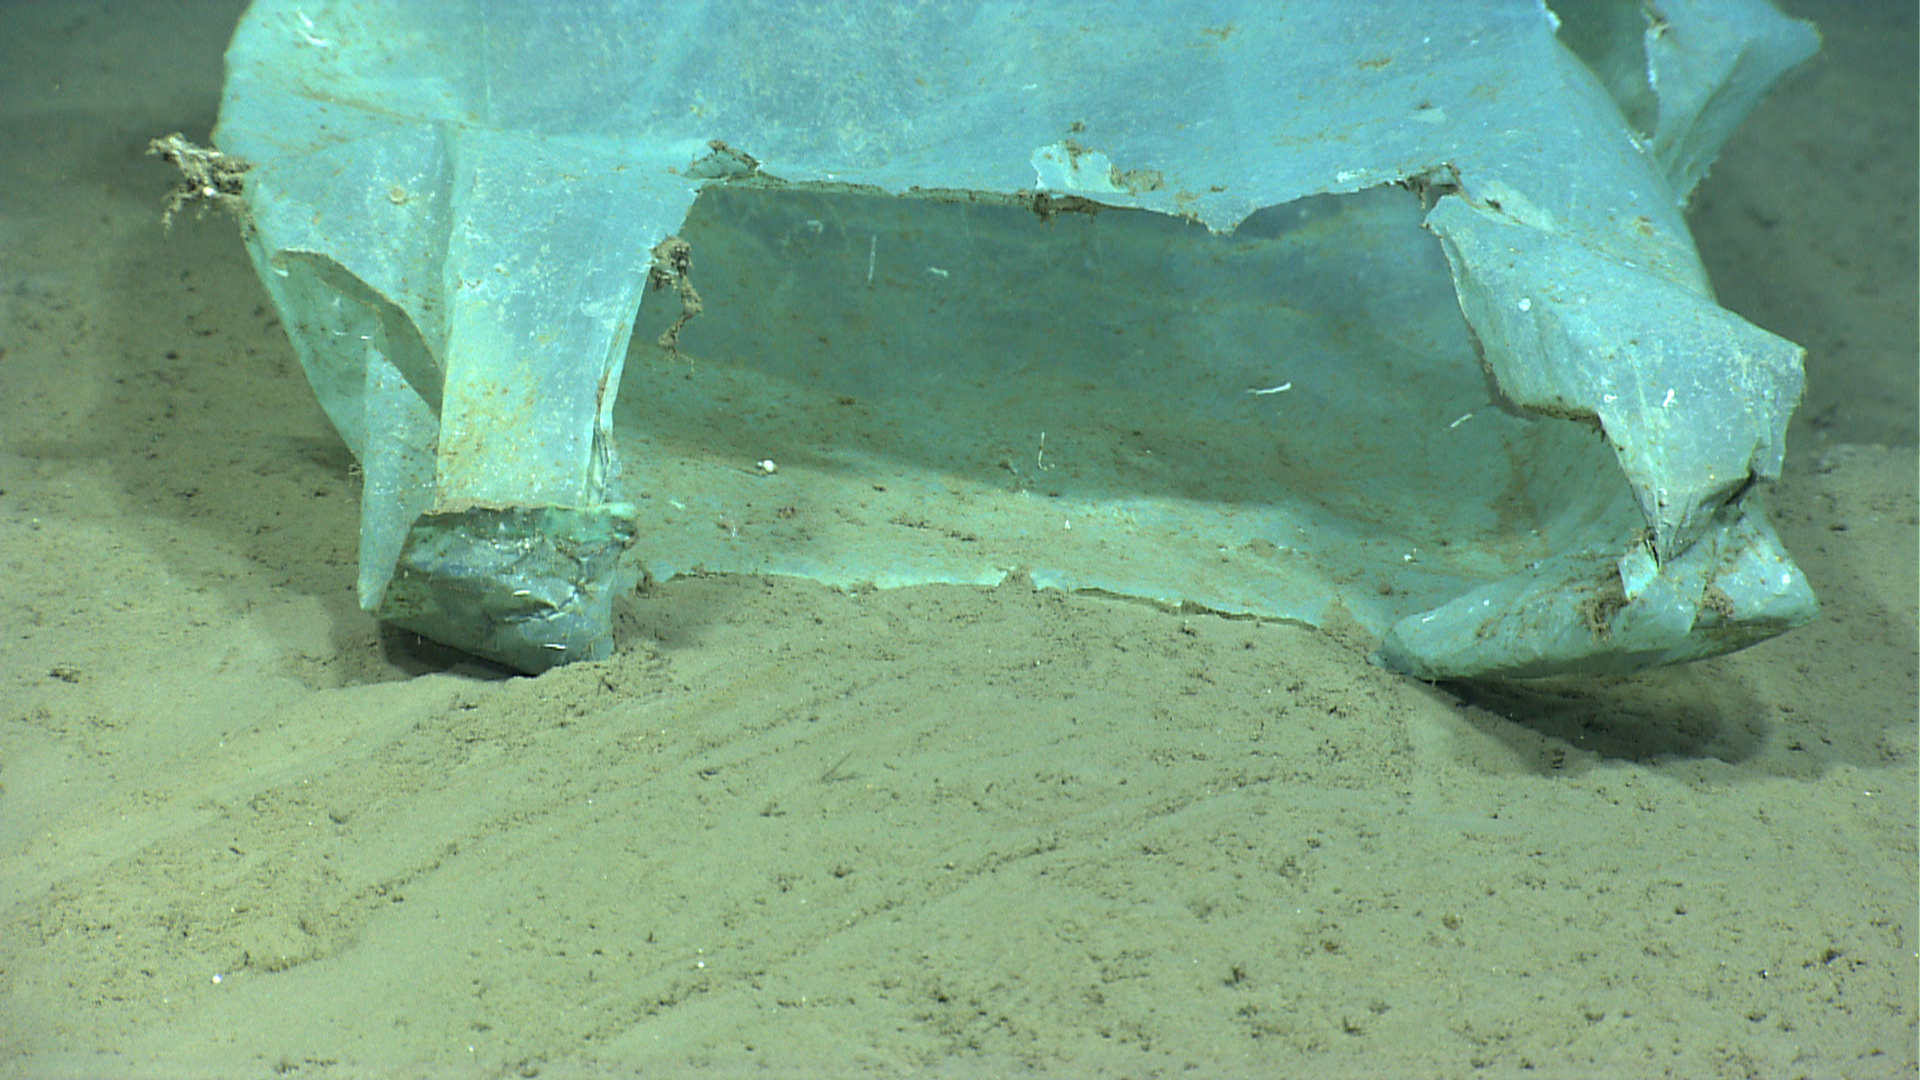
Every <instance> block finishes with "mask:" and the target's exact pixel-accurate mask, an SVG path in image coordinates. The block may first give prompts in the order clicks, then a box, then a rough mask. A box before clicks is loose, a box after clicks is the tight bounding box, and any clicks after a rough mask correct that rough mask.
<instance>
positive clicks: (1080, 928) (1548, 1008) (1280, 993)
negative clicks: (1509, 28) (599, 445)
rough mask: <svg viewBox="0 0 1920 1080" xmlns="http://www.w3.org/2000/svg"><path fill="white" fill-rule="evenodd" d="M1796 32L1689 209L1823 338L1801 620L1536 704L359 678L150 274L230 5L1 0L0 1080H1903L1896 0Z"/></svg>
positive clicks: (1134, 618)
mask: <svg viewBox="0 0 1920 1080" xmlns="http://www.w3.org/2000/svg"><path fill="white" fill-rule="evenodd" d="M1794 6H1795V7H1796V8H1798V9H1799V10H1800V13H1802V14H1808V15H1812V16H1816V17H1817V18H1818V19H1819V21H1820V22H1821V24H1822V29H1823V31H1824V32H1825V34H1826V37H1827V49H1826V51H1825V53H1823V55H1822V56H1821V57H1819V58H1817V59H1815V60H1814V61H1813V62H1812V63H1811V64H1810V65H1809V66H1808V67H1807V68H1806V69H1805V70H1804V71H1803V72H1801V73H1799V74H1798V75H1797V76H1796V77H1794V78H1793V79H1792V80H1790V81H1789V83H1788V84H1787V85H1785V86H1784V87H1783V88H1782V89H1781V90H1779V91H1778V92H1777V93H1776V95H1775V97H1774V98H1773V99H1772V100H1771V101H1769V102H1768V103H1767V104H1766V105H1765V106H1764V107H1763V108H1762V109H1761V110H1760V111H1759V112H1758V113H1757V114H1756V115H1755V117H1754V118H1753V120H1752V121H1751V122H1750V124H1749V126H1748V127H1747V128H1746V129H1745V130H1743V131H1742V133H1741V134H1740V135H1739V136H1738V138H1737V140H1736V141H1735V143H1734V144H1733V145H1731V146H1730V147H1729V148H1728V150H1727V152H1726V154H1725V155H1724V157H1723V159H1722V162H1721V164H1720V165H1719V167H1718V168H1717V169H1716V171H1715V173H1714V175H1713V176H1712V177H1711V178H1710V179H1709V181H1708V182H1707V183H1706V185H1705V186H1704V187H1703V189H1702V190H1701V192H1700V193H1699V194H1698V196H1697V197H1696V200H1695V212H1694V220H1695V224H1696V229H1697V232H1698V236H1699V240H1700V244H1701V248H1702V251H1703V254H1704V256H1705V258H1706V260H1707V262H1708V265H1709V267H1710V269H1711V270H1712V272H1713V274H1714V278H1715V282H1716V285H1717V287H1718V288H1719V289H1720V291H1721V296H1722V299H1723V301H1724V302H1726V303H1727V304H1728V305H1729V306H1731V307H1733V308H1734V309H1735V310H1738V311H1740V312H1741V313H1742V314H1743V315H1745V316H1746V317H1748V318H1749V319H1752V320H1753V321H1755V322H1757V323H1759V324H1760V325H1762V326H1765V327H1767V328H1769V329H1771V330H1774V331H1776V332H1779V333H1781V334H1782V335H1784V336H1786V337H1788V338H1791V339H1793V340H1795V341H1798V342H1801V343H1802V344H1804V345H1806V346H1807V347H1808V349H1809V358H1808V371H1809V387H1808V393H1807V398H1806V401H1805V404H1804V405H1803V407H1802V409H1801V412H1800V414H1799V416H1798V417H1797V419H1796V422H1795V427H1794V431H1793V444H1792V453H1791V456H1790V461H1789V469H1788V474H1787V476H1786V478H1785V480H1784V482H1783V483H1782V484H1781V485H1780V486H1779V488H1778V490H1777V491H1776V492H1774V493H1773V494H1772V497H1771V500H1770V506H1771V512H1772V514H1773V517H1774V520H1775V522H1776V524H1777V525H1778V526H1779V528H1780V531H1781V533H1782V535H1783V537H1784V539H1785V540H1786V543H1787V545H1788V547H1789V548H1790V549H1791V550H1792V551H1793V553H1794V554H1795V556H1796V558H1798V559H1799V560H1800V562H1801V564H1802V565H1803V567H1804V568H1805V570H1806V572H1807V575H1808V577H1809V578H1810V579H1811V580H1812V582H1813V585H1814V587H1815V589H1816V590H1817V591H1818V593H1819V594H1820V597H1821V599H1822V602H1823V605H1824V614H1823V617H1822V618H1821V620H1820V621H1819V622H1817V623H1815V624H1814V625H1812V626H1809V627H1806V628H1804V629H1802V630H1799V631H1796V632H1793V633H1791V634H1788V635H1786V636H1785V637H1783V638H1780V639H1777V640H1775V641H1771V642H1768V643H1766V644H1763V645H1761V646H1759V647H1756V648H1754V649H1751V650H1749V651H1747V652H1744V653H1741V654H1738V655H1735V656H1731V657H1727V658H1723V659H1719V660H1714V661H1709V662H1705V663H1700V664H1695V665H1692V666H1688V667H1684V668H1679V669H1672V670H1666V671H1661V672H1657V673H1654V674H1650V675H1645V676H1640V677H1635V678H1613V679H1598V678H1592V679H1563V680H1554V681H1550V682H1544V683H1535V684H1528V685H1525V686H1522V687H1518V688H1509V689H1506V690H1499V691H1493V690H1481V691H1465V690H1459V689H1455V690H1452V691H1448V690H1443V689H1441V688H1435V687H1430V686H1425V685H1421V684H1418V683H1414V682H1411V681H1408V680H1405V679H1400V678H1396V677H1393V676H1391V675H1388V674H1386V673H1384V672H1382V671H1379V670H1377V669H1375V668H1373V667H1370V666H1369V665H1368V664H1367V663H1366V662H1365V660H1364V658H1363V656H1362V655H1361V654H1360V653H1358V652H1356V651H1354V650H1352V649H1350V648H1348V647H1346V646H1343V645H1341V644H1339V643H1336V642H1335V641H1333V640H1330V639H1329V638H1327V637H1326V636H1323V635H1320V634H1317V633H1315V632H1312V631H1310V630H1305V629H1302V628H1299V627H1295V626H1291V625H1283V624H1275V623H1263V622H1256V621H1242V620H1227V619H1222V618H1215V617H1209V616H1182V615H1178V614H1169V613H1166V612H1163V611H1158V610H1154V609H1151V608H1148V607H1145V606H1142V605H1136V604H1129V603H1122V602H1114V601H1109V600H1102V599H1098V598H1091V597H1079V596H1067V595H1060V594H1057V593H1045V592H1041V593H1036V592H1033V591H1031V590H1030V589H1024V588H1018V587H1003V588H1000V589H994V590H980V589H971V588H961V587H927V588H911V589H901V590H897V591H889V592H864V593H844V592H838V591H834V590H831V589H827V588H823V587H820V586H817V585H813V584H809V583H806V582H800V581H788V580H773V579H767V580H763V579H759V578H738V577H735V578H722V577H708V578H693V579H685V580H678V581H674V582H670V583H667V584H665V585H662V586H658V587H655V588H652V589H649V590H647V591H645V592H643V593H641V594H639V595H636V596H635V597H633V598H631V600H629V601H623V603H622V605H621V608H620V613H619V618H620V627H619V632H620V641H621V648H620V651H619V652H618V653H617V655H615V656H614V657H613V658H612V659H611V660H608V661H605V662H601V663H591V664H582V665H578V666H574V667H570V668H566V669H562V670H557V671H554V672H551V673H549V674H547V675H544V676H542V677H540V678H531V679H530V678H503V677H500V675H499V673H497V672H491V671H488V670H486V669H484V668H483V667H481V666H479V665H474V664H470V663H462V662H460V661H459V660H458V659H457V658H454V657H448V656H444V655H440V654H438V653H436V652H435V651H434V650H433V649H432V648H430V647H427V646H424V645H422V644H421V643H419V642H416V641H412V640H409V639H407V637H406V636H405V635H398V634H392V633H383V632H382V631H381V630H380V629H379V628H378V627H377V626H376V625H375V624H374V623H373V621H372V620H371V619H370V618H369V617H368V616H366V615H364V614H363V613H361V612H360V611H359V610H358V609H357V607H356V605H355V603H354V596H353V578H354V573H355V565H354V560H355V544H356V528H357V509H356V507H357V502H356V489H355V478H354V470H353V468H352V461H351V458H350V457H349V455H348V454H347V452H346V450H345V449H344V447H343V446H342V445H341V443H340V441H339V440H338V438H337V437H336V436H335V435H334V434H333V432H332V430H331V429H330V428H329V427H328V425H327V424H326V422H325V420H324V418H323V417H322V415H321V413H320V411H319V409H318V407H317V406H316V405H315V404H314V401H313V398H312V395H311V393H310V391H309V390H308V388H307V386H306V384H305V382H304V381H303V379H302V378H301V376H300V373H299V370H298V367H297V364H296V363H295V361H294V358H293V355H292V351H291V349H290V348H289V346H288V344H287V342H286V339H285V336H284V334H283V333H282V331H281V329H280V327H279V325H278V323H277V321H276V316H275V313H274V311H273V310H272V308H271V307H270V305H269V304H268V302H267V299H266V297H265V294H264V293H263V292H262V290H261V288H260V285H259V283H258V281H257V280H256V279H255V278H254V276H253V272H252V270H251V268H250V267H249V265H248V264H247V262H246V259H245V258H244V255H243V252H242V251H241V248H240V244H239V242H238V240H237V238H236V236H235V233H234V229H233V227H232V226H231V224H229V223H227V222H225V221H221V220H216V219H208V220H206V221H200V222H195V221H192V220H187V221H183V222H181V223H180V224H178V225H177V226H176V228H175V229H174V231H173V234H172V235H171V236H170V237H163V236H162V235H161V232H160V229H159V223H158V213H159V212H158V208H159V204H160V199H161V196H162V194H163V193H164V192H165V191H166V189H167V188H168V186H169V185H170V183H171V182H172V177H170V176H169V175H168V173H167V171H166V170H165V168H164V167H162V166H160V165H159V164H157V163H155V162H154V161H152V160H151V159H147V158H145V157H143V155H142V151H143V149H144V147H145V145H146V143H147V140H148V139H149V138H152V137H154V136H156V135H163V134H166V133H167V132H170V131H175V130H182V131H185V132H186V133H187V134H188V135H189V136H190V137H193V138H196V139H203V140H204V139H205V137H206V135H207V132H208V130H209V129H210V128H211V126H212V123H213V120H214V111H215V105H216V102H217V100H218V90H219V84H220V78H221V67H220V52H221V49H222V47H223V46H224V43H225V41H226V38H227V36H228V34H229V32H230V30H231V28H232V25H233V22H234V19H235V17H236V16H237V14H238V9H237V6H236V5H235V4H232V3H215V2H193V3H172V4H163V3H158V2H152V3H135V4H100V3H57V4H56V3H14V4H8V5H6V6H4V7H0V125H4V126H3V128H0V130H4V141H3V142H0V149H3V152H0V597H4V601H5V606H4V611H5V619H4V625H3V627H0V1076H7V1077H52V1076H98V1077H172V1076H182V1077H184V1076H223V1077H230V1076H267V1075H274V1076H298V1077H365V1076H420V1077H440V1076H461V1077H465V1076H474V1077H494V1076H515V1077H530V1076H542V1077H571V1076H592V1077H598V1076H630V1075H641V1074H645V1075H674V1076H732V1075H744V1074H756V1075H757V1074H766V1075H779V1076H795V1075H832V1076H859V1075H864V1076H889V1077H891V1076H901V1075H922V1076H987V1075H1010V1074H1022V1073H1030V1074H1038V1075H1060V1076H1085V1077H1091V1076H1113V1077H1147V1076H1170V1075H1176V1074H1178V1075H1189V1076H1263V1077H1273V1076H1287V1075H1302V1076H1304V1075H1312V1076H1356V1077H1357V1076H1388V1075H1392V1076H1415V1075H1418V1076H1436V1077H1454V1076H1459V1077H1507V1076H1527V1077H1573V1076H1600V1075H1606V1076H1677V1077H1790V1076H1808V1077H1900V1076H1909V1077H1910V1076H1913V1075H1914V1073H1915V1070H1916V1050H1915V1031H1916V1027H1915V1023H1916V1003H1915V997H1916V965H1915V950H1916V938H1915V932H1916V926H1915V922H1916V893H1915V878H1916V848H1915V832H1916V818H1915V815H1916V806H1915V801H1916V800H1915V794H1916V773H1915V761H1916V735H1915V717H1916V610H1915V597H1916V581H1915V569H1916V511H1915V487H1916V459H1915V450H1914V443H1915V426H1916V424H1915V421H1916V396H1915V376H1916V370H1917V368H1920V344H1916V330H1915V319H1916V314H1915V309H1916V284H1915V279H1916V275H1915V271H1916V265H1915V229H1916V223H1915V219H1914V206H1915V186H1916V169H1915V164H1916V151H1915V130H1916V110H1915V55H1916V54H1915V32H1914V31H1915V27H1914V18H1913V16H1914V13H1913V10H1912V7H1911V5H1909V4H1891V3H1871V4H1869V3H1819V4H1816V3H1812V2H1811V0H1802V2H1800V3H1798V4H1796V5H1794Z"/></svg>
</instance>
